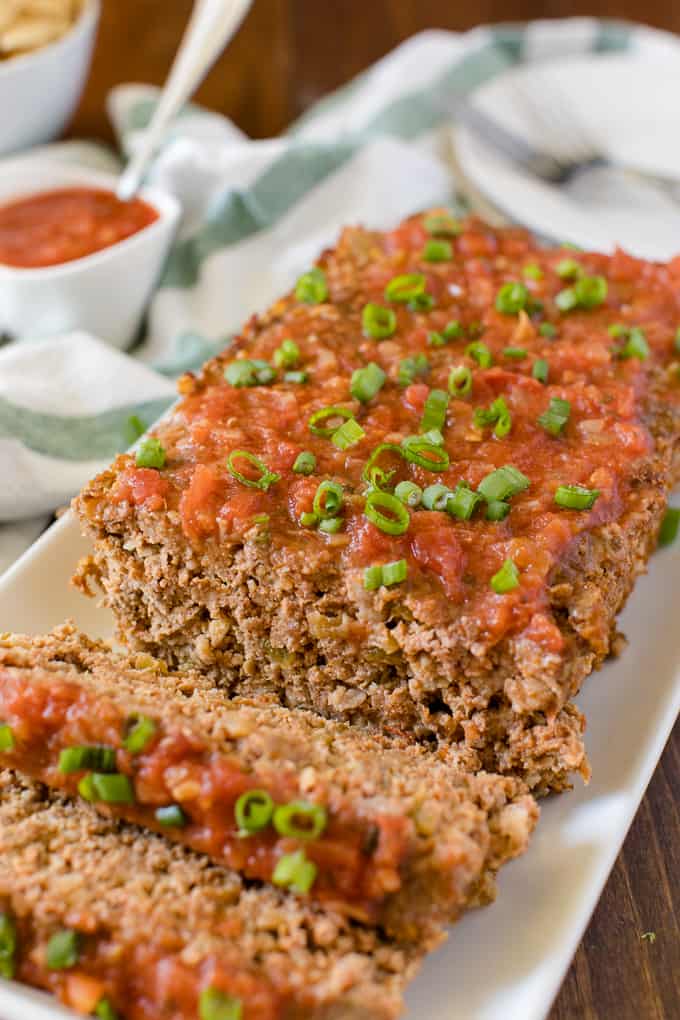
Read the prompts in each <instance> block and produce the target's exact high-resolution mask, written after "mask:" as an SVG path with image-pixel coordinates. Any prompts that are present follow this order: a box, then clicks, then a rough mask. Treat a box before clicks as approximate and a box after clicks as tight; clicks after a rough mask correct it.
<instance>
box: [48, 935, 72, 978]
mask: <svg viewBox="0 0 680 1020" xmlns="http://www.w3.org/2000/svg"><path fill="white" fill-rule="evenodd" d="M79 956H80V938H79V936H78V933H77V932H75V931H71V930H70V929H69V928H63V929H62V930H61V931H56V932H55V933H54V935H52V936H51V938H50V940H49V942H48V943H47V951H46V962H47V966H48V967H49V968H50V970H68V969H69V967H75V965H76V964H77V962H78V957H79Z"/></svg>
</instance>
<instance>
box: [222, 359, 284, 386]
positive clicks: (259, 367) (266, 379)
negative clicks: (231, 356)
mask: <svg viewBox="0 0 680 1020" xmlns="http://www.w3.org/2000/svg"><path fill="white" fill-rule="evenodd" d="M224 378H225V379H226V380H227V382H228V383H229V384H230V385H231V386H236V387H241V386H268V385H269V383H272V382H274V379H276V372H275V371H274V369H273V368H272V366H271V365H270V364H268V363H267V362H266V361H260V360H259V359H258V358H256V359H254V360H249V359H248V358H239V359H238V360H237V361H232V362H231V364H230V365H227V367H226V368H225V370H224Z"/></svg>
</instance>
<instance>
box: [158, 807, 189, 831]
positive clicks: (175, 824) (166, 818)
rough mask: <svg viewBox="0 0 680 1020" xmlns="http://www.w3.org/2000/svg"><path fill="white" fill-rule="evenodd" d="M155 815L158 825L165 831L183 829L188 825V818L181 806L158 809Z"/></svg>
mask: <svg viewBox="0 0 680 1020" xmlns="http://www.w3.org/2000/svg"><path fill="white" fill-rule="evenodd" d="M155 815H156V821H157V822H158V824H159V825H162V826H163V828H165V829H181V828H183V827H184V826H185V825H186V824H187V816H186V815H185V814H184V812H183V811H182V809H181V807H180V806H179V804H168V805H167V806H166V807H159V808H156V811H155Z"/></svg>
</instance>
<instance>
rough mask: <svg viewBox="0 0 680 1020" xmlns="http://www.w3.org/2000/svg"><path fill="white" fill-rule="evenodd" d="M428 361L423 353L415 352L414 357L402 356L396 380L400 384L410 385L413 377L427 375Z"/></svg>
mask: <svg viewBox="0 0 680 1020" xmlns="http://www.w3.org/2000/svg"><path fill="white" fill-rule="evenodd" d="M429 371H430V363H429V361H428V360H427V357H426V356H425V355H424V354H416V356H415V357H414V358H404V360H403V361H400V362H399V370H398V372H397V382H398V383H399V385H400V386H410V385H411V383H412V382H413V380H414V379H417V378H418V377H419V376H422V375H427V373H428V372H429Z"/></svg>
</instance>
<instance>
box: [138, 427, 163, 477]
mask: <svg viewBox="0 0 680 1020" xmlns="http://www.w3.org/2000/svg"><path fill="white" fill-rule="evenodd" d="M135 463H136V465H137V467H141V468H156V469H157V470H158V471H160V469H161V468H162V467H165V449H164V447H163V444H162V443H161V441H160V439H156V438H155V437H154V436H149V437H148V438H147V439H144V440H143V441H142V443H141V444H140V447H139V449H138V450H137V453H136V455H135Z"/></svg>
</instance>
